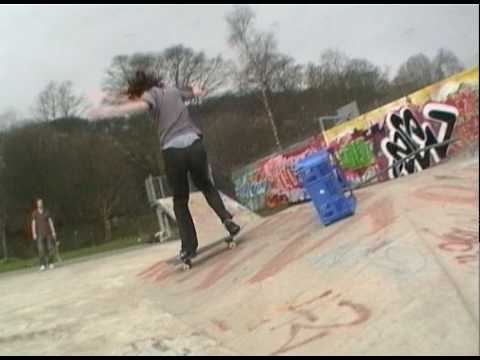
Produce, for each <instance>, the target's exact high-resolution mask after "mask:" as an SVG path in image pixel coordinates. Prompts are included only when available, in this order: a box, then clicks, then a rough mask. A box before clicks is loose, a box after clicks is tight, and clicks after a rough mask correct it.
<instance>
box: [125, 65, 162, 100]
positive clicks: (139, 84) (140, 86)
mask: <svg viewBox="0 0 480 360" xmlns="http://www.w3.org/2000/svg"><path fill="white" fill-rule="evenodd" d="M127 82H128V89H127V96H128V99H129V100H136V99H139V98H141V97H142V95H143V93H144V92H145V91H148V90H150V89H151V88H152V87H154V86H158V87H163V86H164V82H163V79H162V77H160V76H158V75H157V74H156V73H154V72H152V71H145V70H137V71H136V72H135V74H134V75H133V76H132V77H130V79H128V80H127Z"/></svg>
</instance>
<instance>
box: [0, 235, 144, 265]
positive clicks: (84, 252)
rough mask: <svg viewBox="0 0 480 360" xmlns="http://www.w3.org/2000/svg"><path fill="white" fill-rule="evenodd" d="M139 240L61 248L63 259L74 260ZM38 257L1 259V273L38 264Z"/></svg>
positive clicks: (132, 239) (129, 245)
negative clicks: (79, 247) (72, 248)
mask: <svg viewBox="0 0 480 360" xmlns="http://www.w3.org/2000/svg"><path fill="white" fill-rule="evenodd" d="M138 244H139V243H138V241H137V239H136V238H135V237H131V238H125V239H121V240H115V241H111V242H109V243H106V244H101V245H98V246H92V247H87V248H81V249H77V250H71V251H65V252H62V251H61V249H60V255H61V257H62V259H63V261H67V260H72V259H76V258H82V257H86V256H90V255H96V254H99V253H105V252H109V251H114V250H120V249H125V248H128V247H131V246H135V245H138ZM37 264H38V259H36V258H35V259H16V258H10V259H7V260H6V261H5V260H0V273H3V272H7V271H14V270H20V269H25V268H29V267H32V266H37Z"/></svg>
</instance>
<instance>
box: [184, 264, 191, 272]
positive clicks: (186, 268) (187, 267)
mask: <svg viewBox="0 0 480 360" xmlns="http://www.w3.org/2000/svg"><path fill="white" fill-rule="evenodd" d="M191 268H192V265H191V264H183V265H182V269H183V270H184V271H186V270H190V269H191Z"/></svg>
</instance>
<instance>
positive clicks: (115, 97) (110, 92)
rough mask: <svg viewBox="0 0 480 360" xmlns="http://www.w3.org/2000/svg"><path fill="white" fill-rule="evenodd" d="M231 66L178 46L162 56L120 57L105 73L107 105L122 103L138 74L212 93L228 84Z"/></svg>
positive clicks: (153, 54)
mask: <svg viewBox="0 0 480 360" xmlns="http://www.w3.org/2000/svg"><path fill="white" fill-rule="evenodd" d="M231 68H232V65H231V64H230V63H229V62H228V61H225V60H224V59H223V58H222V57H221V56H220V55H218V56H216V57H213V58H209V57H207V56H206V55H205V54H204V53H203V52H201V51H200V52H197V51H195V50H193V49H192V48H189V47H185V46H183V45H175V46H171V47H169V48H167V49H165V50H164V51H162V52H159V53H137V54H133V55H119V56H116V57H114V58H113V60H112V63H111V64H110V67H109V68H108V70H107V72H106V77H105V79H104V82H103V90H104V91H105V93H106V95H107V96H106V97H105V99H104V102H106V103H121V102H123V101H125V96H124V94H125V92H126V89H127V87H128V84H129V80H130V79H131V78H132V77H133V76H134V75H135V73H136V71H137V70H145V71H147V72H151V73H153V74H155V75H157V77H159V78H162V79H163V80H164V81H166V82H167V83H170V84H173V85H174V86H176V87H178V88H183V87H186V86H188V85H189V84H190V83H191V82H193V81H198V82H199V83H200V85H201V86H203V87H205V88H207V90H208V92H209V93H213V92H215V91H216V90H218V89H219V88H221V87H222V86H223V85H225V84H226V82H227V81H228V78H229V76H230V73H231Z"/></svg>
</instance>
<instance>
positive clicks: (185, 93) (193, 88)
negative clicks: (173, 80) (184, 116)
mask: <svg viewBox="0 0 480 360" xmlns="http://www.w3.org/2000/svg"><path fill="white" fill-rule="evenodd" d="M179 91H180V94H181V95H182V97H183V98H185V99H186V100H191V99H193V98H194V97H199V96H205V95H206V94H207V91H206V90H205V89H202V88H201V87H200V85H199V84H198V83H197V82H194V83H192V84H191V85H190V86H189V87H188V88H186V89H179Z"/></svg>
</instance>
